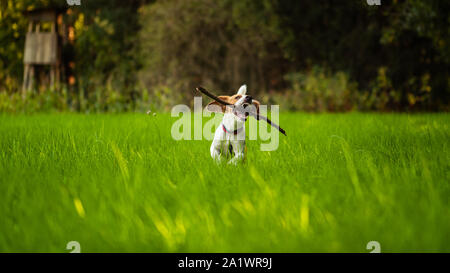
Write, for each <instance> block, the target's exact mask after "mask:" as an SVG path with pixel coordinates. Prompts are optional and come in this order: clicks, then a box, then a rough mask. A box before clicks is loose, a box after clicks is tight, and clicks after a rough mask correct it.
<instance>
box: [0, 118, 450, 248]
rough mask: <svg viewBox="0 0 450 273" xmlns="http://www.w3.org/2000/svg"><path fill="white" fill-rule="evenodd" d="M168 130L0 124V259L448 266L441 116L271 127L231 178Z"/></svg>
mask: <svg viewBox="0 0 450 273" xmlns="http://www.w3.org/2000/svg"><path fill="white" fill-rule="evenodd" d="M175 120H176V118H172V117H170V116H169V115H157V116H156V117H154V116H147V115H144V114H120V115H111V114H110V115H106V114H99V115H81V114H39V115H28V116H22V115H19V116H10V115H0V252H69V250H66V244H67V243H68V242H69V241H78V242H80V244H81V251H82V252H369V250H367V249H366V244H367V243H368V242H369V241H373V240H374V241H378V242H379V243H380V245H381V252H418V251H420V252H450V207H449V196H450V187H449V181H450V151H449V149H450V147H449V145H450V128H449V126H450V115H449V114H414V115H407V114H359V113H352V114H303V113H282V114H281V117H280V124H281V126H282V127H283V128H284V129H286V132H287V134H288V137H284V136H281V135H280V140H281V141H280V146H279V149H278V150H276V151H273V152H262V151H260V150H259V142H258V141H248V142H247V143H248V144H247V146H248V153H247V162H246V163H245V164H243V165H240V166H237V167H235V166H228V165H226V164H223V165H217V164H215V163H214V162H213V161H212V159H211V158H210V155H209V146H210V142H209V141H206V140H203V141H174V140H173V139H172V138H171V136H170V128H171V126H172V123H173V122H174V121H175Z"/></svg>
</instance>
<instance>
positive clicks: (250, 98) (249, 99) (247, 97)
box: [245, 96, 253, 103]
mask: <svg viewBox="0 0 450 273" xmlns="http://www.w3.org/2000/svg"><path fill="white" fill-rule="evenodd" d="M252 99H253V98H252V96H246V97H245V102H250V103H251V102H252Z"/></svg>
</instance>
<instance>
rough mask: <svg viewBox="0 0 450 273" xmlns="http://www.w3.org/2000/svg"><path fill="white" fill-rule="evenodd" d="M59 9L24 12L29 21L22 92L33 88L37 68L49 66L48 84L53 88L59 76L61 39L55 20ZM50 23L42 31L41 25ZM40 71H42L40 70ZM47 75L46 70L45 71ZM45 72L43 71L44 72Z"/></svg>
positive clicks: (60, 11) (59, 11)
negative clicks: (47, 27) (46, 28)
mask: <svg viewBox="0 0 450 273" xmlns="http://www.w3.org/2000/svg"><path fill="white" fill-rule="evenodd" d="M62 12H63V11H62V10H60V9H38V10H33V11H29V12H26V13H25V15H26V16H27V17H28V19H29V24H28V32H27V35H26V38H25V52H24V59H23V63H24V73H23V85H22V89H23V91H26V90H29V89H31V88H32V87H33V81H34V78H35V76H36V75H35V73H36V69H37V68H43V67H45V66H47V67H48V66H49V67H50V70H49V76H50V77H49V78H50V80H49V83H50V86H53V85H54V84H55V83H58V82H59V80H60V76H61V42H60V41H61V39H60V37H59V35H58V29H57V27H58V22H57V18H58V15H59V14H60V13H62ZM45 23H46V24H47V26H48V24H49V23H50V28H49V29H48V30H47V31H43V28H42V25H43V24H45ZM41 70H42V69H41ZM46 71H47V73H48V69H47V70H46ZM41 72H42V71H41ZM44 72H45V71H44Z"/></svg>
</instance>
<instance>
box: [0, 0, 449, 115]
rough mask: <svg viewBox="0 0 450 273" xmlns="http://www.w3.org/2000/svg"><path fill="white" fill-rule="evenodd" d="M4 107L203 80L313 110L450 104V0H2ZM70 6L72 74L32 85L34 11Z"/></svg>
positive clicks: (143, 100) (161, 100) (67, 103)
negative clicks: (27, 46)
mask: <svg viewBox="0 0 450 273" xmlns="http://www.w3.org/2000/svg"><path fill="white" fill-rule="evenodd" d="M0 3H1V4H0V7H1V10H0V111H2V112H35V111H53V110H56V111H82V112H104V111H108V112H122V111H143V110H145V109H148V108H152V109H158V110H168V109H170V108H171V106H173V105H174V104H177V103H192V96H193V90H194V87H195V86H198V85H203V86H205V87H207V88H209V89H211V90H213V91H214V92H217V93H231V92H232V91H234V90H236V89H237V88H239V86H240V85H241V84H244V83H246V84H248V86H249V92H250V93H251V94H252V95H254V96H255V97H258V98H259V99H260V100H261V101H262V102H263V103H267V104H280V105H282V109H283V110H302V111H320V112H322V111H351V110H359V111H368V110H371V111H373V110H376V111H448V109H449V90H450V88H449V86H450V80H449V74H448V73H449V72H448V71H449V61H450V49H449V48H450V47H449V37H450V35H449V31H450V27H449V25H450V24H449V23H450V17H449V6H450V2H449V1H446V0H442V1H439V0H429V1H419V0H410V1H395V0H394V1H381V5H380V6H376V5H374V6H370V5H368V4H367V1H365V0H355V1H340V2H335V1H320V0H319V1H282V0H261V1H252V0H240V1H231V0H219V1H216V0H190V1H172V0H169V1H149V0H130V1H120V0H96V1H87V0H81V5H80V6H69V5H68V4H67V3H66V1H63V0H59V1H50V0H33V1H31V0H0ZM40 8H63V9H65V11H64V13H63V15H62V17H61V25H62V24H64V26H66V27H67V33H65V35H69V36H70V39H69V40H68V41H66V42H65V43H64V45H63V64H64V66H65V68H66V69H65V72H64V74H63V75H62V80H63V82H62V83H63V84H61V85H59V86H57V87H51V86H50V87H49V86H48V85H45V84H42V85H39V84H37V85H36V86H34V88H33V89H34V91H33V92H30V93H27V95H26V97H25V99H23V98H22V97H21V94H20V89H21V82H22V78H23V51H24V41H25V34H26V31H27V24H28V21H27V18H26V17H25V15H24V12H26V11H31V10H37V9H40Z"/></svg>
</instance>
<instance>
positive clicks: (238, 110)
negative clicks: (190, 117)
mask: <svg viewBox="0 0 450 273" xmlns="http://www.w3.org/2000/svg"><path fill="white" fill-rule="evenodd" d="M219 98H220V99H221V100H223V101H226V102H228V103H230V104H232V105H233V107H226V106H225V105H222V104H220V103H218V102H217V101H212V102H210V103H208V105H207V106H206V109H207V110H208V111H210V112H216V113H225V114H234V115H235V116H236V117H237V118H239V119H240V120H243V121H245V120H247V117H248V115H249V113H251V112H254V113H257V114H258V113H259V105H260V103H259V101H257V100H254V99H253V98H252V97H251V96H250V95H247V86H246V85H245V84H244V85H242V86H241V87H240V88H239V91H238V92H237V93H236V94H234V95H232V96H219Z"/></svg>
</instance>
